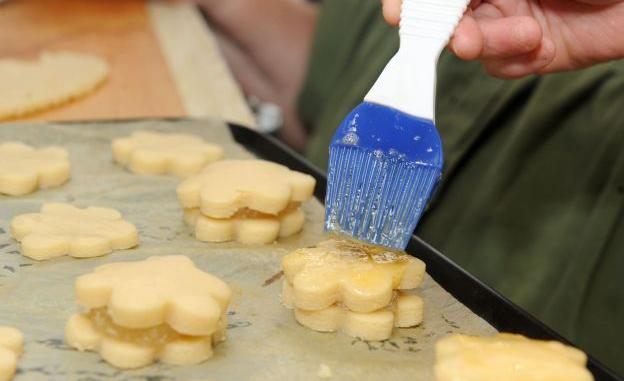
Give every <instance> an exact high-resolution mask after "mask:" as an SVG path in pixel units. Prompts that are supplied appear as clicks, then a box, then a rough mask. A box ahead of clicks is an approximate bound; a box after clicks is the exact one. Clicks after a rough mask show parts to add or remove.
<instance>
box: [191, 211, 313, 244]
mask: <svg viewBox="0 0 624 381" xmlns="http://www.w3.org/2000/svg"><path fill="white" fill-rule="evenodd" d="M184 220H185V221H186V223H187V224H188V225H189V226H192V227H194V228H195V238H197V239H198V240H200V241H204V242H226V241H237V242H240V243H245V244H267V243H271V242H274V241H275V240H277V239H278V238H284V237H288V236H291V235H293V234H296V233H298V232H299V231H301V229H302V228H303V224H304V221H305V214H304V213H303V210H301V207H300V206H299V204H292V205H290V206H289V207H288V208H286V209H285V210H284V211H282V212H281V213H280V214H278V215H277V216H272V215H269V214H263V213H259V212H255V211H253V210H250V209H243V210H239V211H238V212H237V213H236V214H235V215H234V216H233V217H231V218H226V219H217V218H210V217H206V216H204V215H202V214H201V213H200V211H199V209H197V208H195V209H186V210H185V211H184Z"/></svg>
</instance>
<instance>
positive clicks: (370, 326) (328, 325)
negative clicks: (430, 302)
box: [282, 282, 423, 340]
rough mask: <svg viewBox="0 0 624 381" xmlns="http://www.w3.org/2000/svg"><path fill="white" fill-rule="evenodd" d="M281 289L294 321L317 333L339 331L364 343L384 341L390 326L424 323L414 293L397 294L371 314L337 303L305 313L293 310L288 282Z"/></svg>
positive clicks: (291, 291)
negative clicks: (352, 309) (386, 304)
mask: <svg viewBox="0 0 624 381" xmlns="http://www.w3.org/2000/svg"><path fill="white" fill-rule="evenodd" d="M283 286H284V288H283V290H282V302H283V303H284V305H285V306H286V308H290V309H294V310H295V319H296V320H297V321H298V322H299V323H300V324H301V325H303V326H304V327H308V328H310V329H313V330H315V331H319V332H335V331H342V332H344V333H346V334H347V335H349V336H352V337H359V338H360V339H364V340H386V339H388V338H389V337H390V336H391V335H392V328H393V327H397V328H407V327H414V326H417V325H418V324H420V323H422V320H423V300H422V298H421V297H420V296H418V295H415V294H407V293H404V292H400V291H399V292H396V293H395V294H394V296H393V298H392V301H391V302H390V304H389V305H388V306H386V307H385V308H382V309H380V310H377V311H373V312H365V313H360V312H353V311H350V310H348V309H347V308H346V307H345V306H342V305H339V304H334V305H332V306H329V307H327V308H324V309H322V310H316V311H308V310H303V309H300V308H296V307H295V297H294V292H293V289H292V286H291V285H290V284H289V283H288V282H284V284H283Z"/></svg>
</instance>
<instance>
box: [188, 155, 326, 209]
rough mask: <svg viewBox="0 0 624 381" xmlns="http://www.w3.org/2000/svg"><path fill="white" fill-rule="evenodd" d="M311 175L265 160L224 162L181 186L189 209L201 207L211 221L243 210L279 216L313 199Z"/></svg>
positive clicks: (208, 168)
mask: <svg viewBox="0 0 624 381" xmlns="http://www.w3.org/2000/svg"><path fill="white" fill-rule="evenodd" d="M315 183H316V181H315V180H314V178H313V177H312V176H309V175H306V174H303V173H301V172H296V171H291V170H290V169H288V168H287V167H285V166H283V165H279V164H276V163H272V162H269V161H264V160H223V161H218V162H215V163H213V164H209V165H208V166H207V167H206V168H204V170H202V172H201V173H199V174H198V175H196V176H193V177H190V178H188V179H187V180H185V181H184V182H183V183H182V184H180V186H179V187H178V198H179V200H180V203H181V204H182V206H183V207H184V208H186V209H189V208H200V210H201V213H202V214H204V215H205V216H207V217H211V218H231V217H232V216H234V215H235V214H236V212H237V211H239V210H240V209H245V208H246V209H251V210H254V211H257V212H261V213H265V214H271V215H278V214H279V213H280V212H281V211H283V210H284V209H286V207H287V206H288V205H289V204H290V203H292V202H303V201H305V200H308V199H309V198H310V197H312V193H313V191H314V185H315Z"/></svg>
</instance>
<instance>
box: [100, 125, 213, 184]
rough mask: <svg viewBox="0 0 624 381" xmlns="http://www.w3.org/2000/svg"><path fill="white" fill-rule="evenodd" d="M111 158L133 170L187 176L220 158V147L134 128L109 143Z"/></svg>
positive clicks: (153, 173) (187, 137)
mask: <svg viewBox="0 0 624 381" xmlns="http://www.w3.org/2000/svg"><path fill="white" fill-rule="evenodd" d="M112 149H113V158H114V159H115V161H116V162H117V163H119V164H121V165H122V166H124V167H127V168H128V169H130V170H131V171H132V172H134V173H142V174H149V175H162V174H167V173H171V174H174V175H176V176H180V177H188V176H191V175H194V174H196V173H198V172H199V171H200V170H201V169H202V168H203V167H204V166H206V164H208V163H212V162H213V161H216V160H219V159H221V157H223V149H222V148H221V147H219V146H218V145H215V144H211V143H207V142H205V141H204V140H203V139H202V138H200V137H198V136H194V135H187V134H165V133H160V132H152V131H135V132H134V133H132V135H131V136H129V137H125V138H118V139H115V140H113V143H112Z"/></svg>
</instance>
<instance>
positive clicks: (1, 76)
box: [0, 52, 109, 120]
mask: <svg viewBox="0 0 624 381" xmlns="http://www.w3.org/2000/svg"><path fill="white" fill-rule="evenodd" d="M108 71H109V70H108V64H107V63H106V61H104V60H102V59H101V58H98V57H94V56H90V55H86V54H78V53H71V52H54V53H49V52H48V53H43V54H42V55H41V57H40V58H39V60H38V61H21V60H15V59H8V58H5V59H0V83H1V84H2V86H0V120H2V119H8V118H14V117H19V116H22V115H24V114H28V113H32V112H35V111H40V110H43V109H46V108H50V107H53V106H57V105H59V104H61V103H65V102H68V101H70V100H73V99H75V98H78V97H80V96H83V95H85V94H87V93H89V92H91V91H92V90H94V89H95V88H96V87H97V86H98V85H99V84H101V83H102V82H104V80H105V79H106V77H107V76H108Z"/></svg>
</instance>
